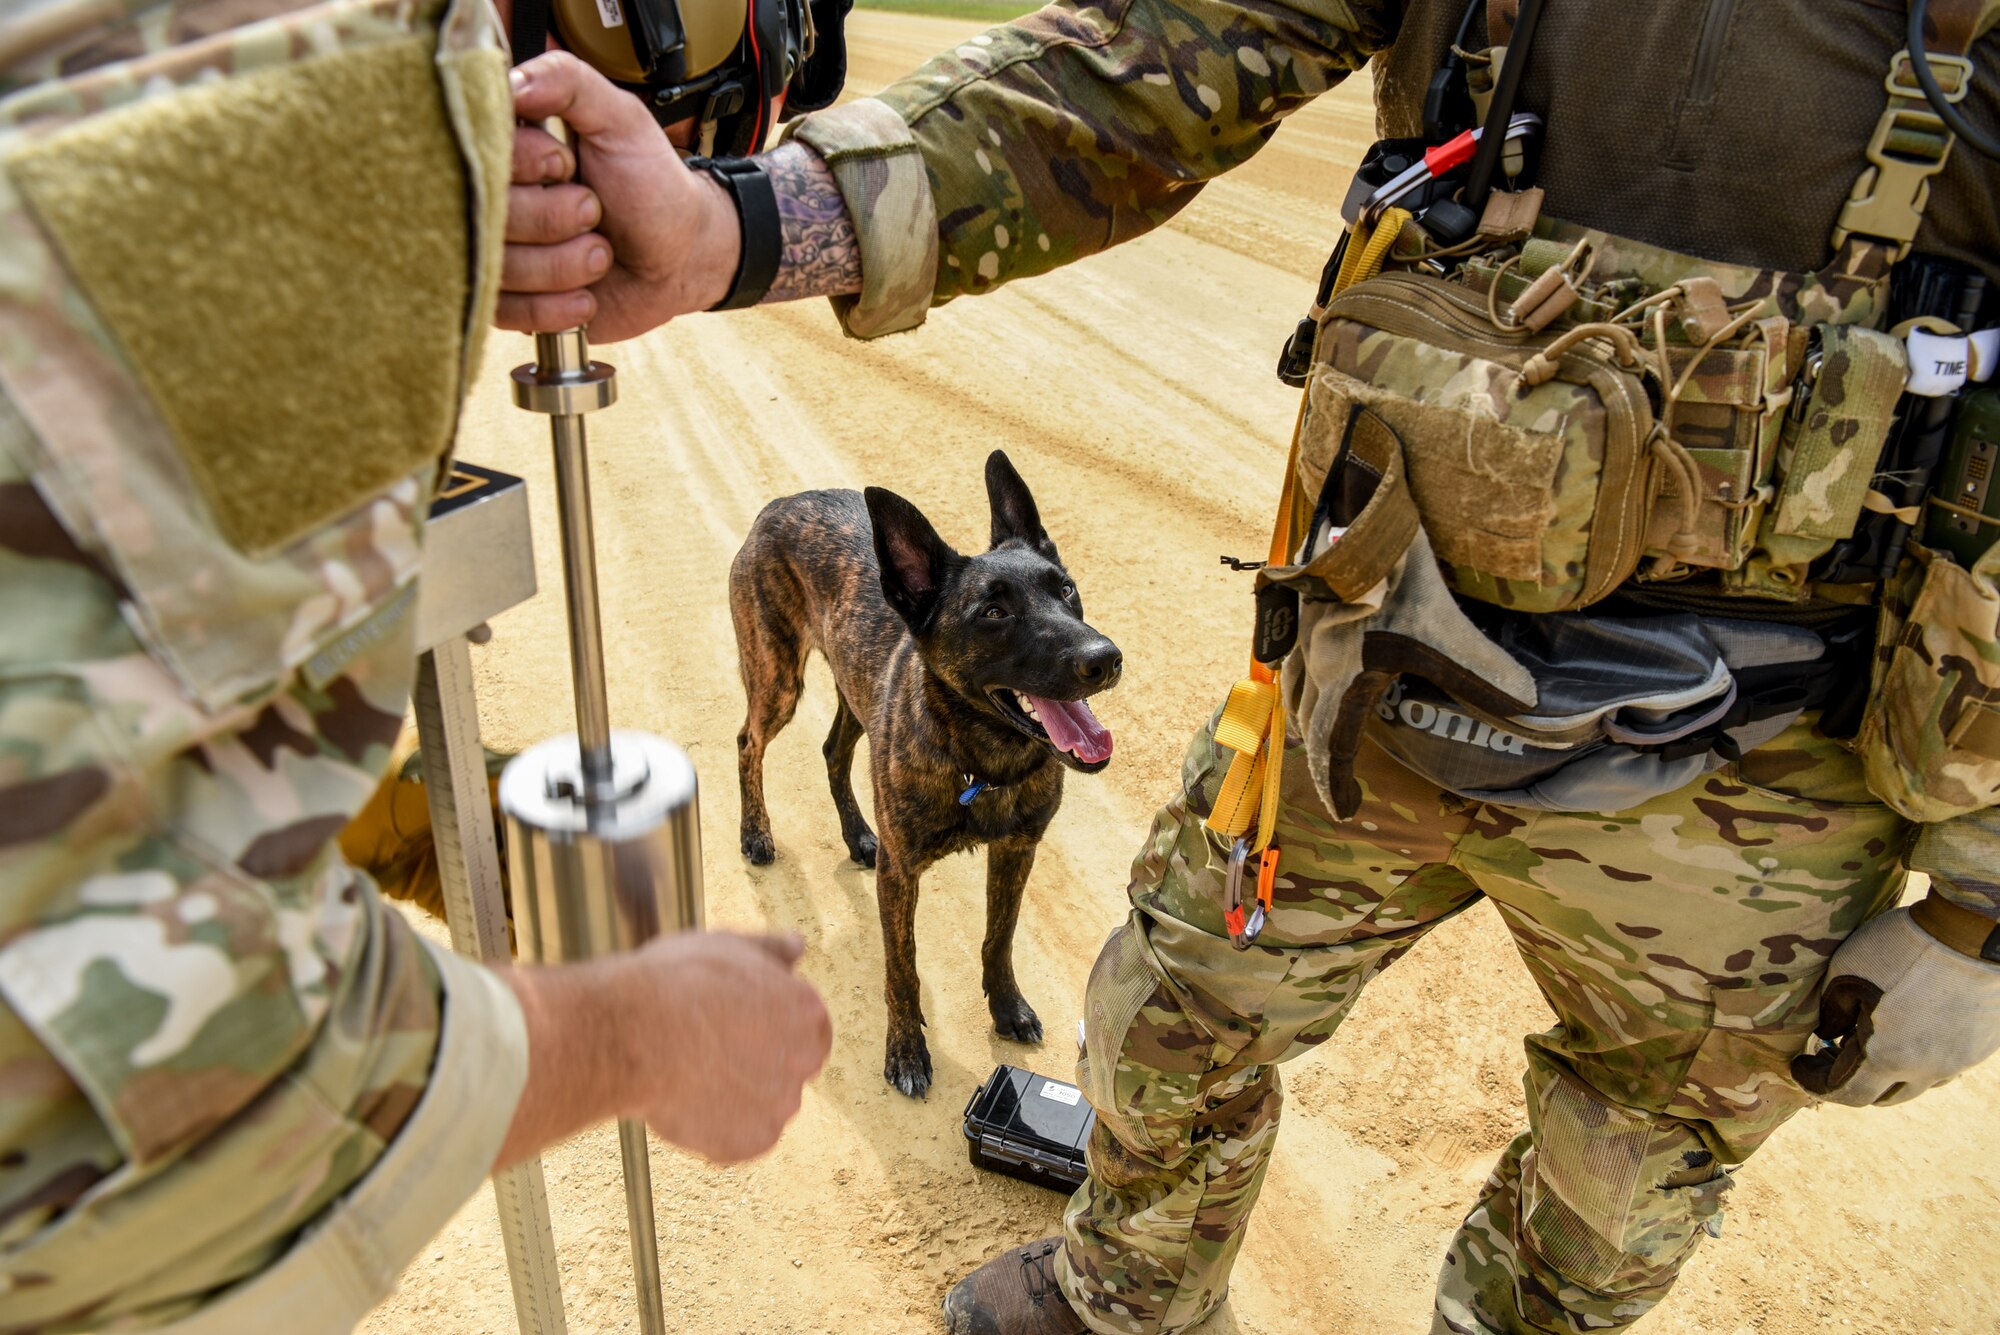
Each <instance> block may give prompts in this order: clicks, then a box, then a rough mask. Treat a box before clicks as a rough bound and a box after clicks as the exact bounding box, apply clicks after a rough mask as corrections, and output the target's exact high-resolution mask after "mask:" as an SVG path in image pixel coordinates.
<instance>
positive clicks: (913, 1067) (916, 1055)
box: [882, 1038, 931, 1099]
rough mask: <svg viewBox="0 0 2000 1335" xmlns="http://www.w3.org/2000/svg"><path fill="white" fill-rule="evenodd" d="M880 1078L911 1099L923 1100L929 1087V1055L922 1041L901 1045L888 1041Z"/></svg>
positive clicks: (891, 1040) (900, 1043)
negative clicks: (887, 1050)
mask: <svg viewBox="0 0 2000 1335" xmlns="http://www.w3.org/2000/svg"><path fill="white" fill-rule="evenodd" d="M882 1078H883V1079H884V1080H887V1081H888V1082H889V1083H890V1084H892V1085H894V1086H895V1087H896V1088H897V1089H899V1090H901V1091H902V1092H903V1093H905V1094H907V1095H909V1096H910V1097H911V1098H913V1099H920V1098H923V1097H924V1095H925V1094H927V1093H928V1092H929V1091H930V1087H931V1053H930V1049H929V1048H927V1047H925V1046H924V1040H923V1039H922V1038H918V1039H916V1040H915V1041H914V1042H907V1043H902V1042H897V1041H896V1040H895V1039H890V1040H889V1057H888V1060H887V1061H885V1062H883V1063H882Z"/></svg>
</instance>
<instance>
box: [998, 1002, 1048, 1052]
mask: <svg viewBox="0 0 2000 1335" xmlns="http://www.w3.org/2000/svg"><path fill="white" fill-rule="evenodd" d="M989 1008H990V1009H991V1010H992V1012H993V1032H994V1033H996V1034H998V1035H1000V1037H1002V1038H1008V1039H1012V1040H1013V1041H1014V1042H1016V1043H1039V1042H1041V1041H1042V1022H1041V1019H1040V1018H1039V1017H1038V1016H1037V1015H1036V1014H1035V1008H1034V1007H1033V1006H1030V1005H1029V1004H1028V999H1027V998H1026V997H1021V996H1016V997H1014V998H1012V999H1011V1000H1007V1001H994V1002H990V1003H989Z"/></svg>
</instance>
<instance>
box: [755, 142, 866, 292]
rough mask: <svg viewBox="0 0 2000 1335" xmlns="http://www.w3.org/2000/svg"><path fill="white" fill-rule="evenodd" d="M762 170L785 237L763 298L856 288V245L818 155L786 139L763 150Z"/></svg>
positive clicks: (858, 282) (843, 207)
mask: <svg viewBox="0 0 2000 1335" xmlns="http://www.w3.org/2000/svg"><path fill="white" fill-rule="evenodd" d="M764 170H765V171H766V172H767V173H769V175H770V177H771V184H772V186H774V187H775V188H776V189H777V192H778V216H779V218H780V219H781V220H782V222H783V236H784V251H783V254H782V256H781V258H780V259H779V261H778V276H777V278H776V279H774V280H773V281H772V283H771V290H770V291H769V292H767V293H765V294H764V300H765V301H767V302H769V301H796V300H798V299H799V298H800V297H829V296H834V295H837V294H839V293H843V292H859V291H860V290H861V244H860V242H859V241H857V240H856V239H855V235H854V223H853V222H852V221H851V220H850V219H849V218H848V216H847V203H846V201H845V200H843V199H842V198H841V197H840V187H839V186H837V185H835V184H834V183H833V173H832V172H831V171H829V170H827V165H826V163H825V162H824V161H823V160H822V159H821V158H820V155H819V154H817V153H815V152H813V151H812V150H811V149H810V148H807V147H806V146H805V145H804V144H797V143H793V144H785V145H782V146H781V147H779V148H776V149H774V150H772V151H771V152H769V153H767V154H765V155H764Z"/></svg>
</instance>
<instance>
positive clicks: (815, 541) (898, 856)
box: [729, 450, 1124, 1097]
mask: <svg viewBox="0 0 2000 1335" xmlns="http://www.w3.org/2000/svg"><path fill="white" fill-rule="evenodd" d="M986 491H987V495H988V497H989V498H990V499H991V501H992V507H993V545H992V548H991V550H989V551H986V552H984V553H982V554H980V555H977V556H961V555H959V553H957V552H955V551H953V550H952V549H951V547H950V546H948V545H947V544H946V543H945V542H944V540H943V539H941V538H940V537H938V535H937V531H936V530H935V529H933V528H932V527H931V525H930V521H928V520H926V519H925V518H924V517H923V515H922V514H920V513H919V512H918V510H917V508H916V507H915V506H914V505H911V504H910V503H909V502H908V501H906V500H904V499H903V498H902V497H900V496H898V495H896V494H895V493H893V492H888V491H884V490H882V489H881V488H879V487H870V488H868V490H867V492H866V493H865V495H864V494H857V493H855V492H852V491H808V492H802V493H800V494H799V495H796V496H787V497H784V498H782V499H780V500H775V501H772V502H771V503H770V504H769V505H767V506H765V507H764V511H763V513H762V514H760V515H758V516H757V522H756V523H754V524H753V525H751V527H750V535H749V537H748V538H746V539H745V540H744V543H743V550H742V551H740V552H738V553H737V554H736V561H735V563H734V564H733V565H732V566H731V567H730V570H729V607H730V612H731V614H732V616H733V617H734V619H735V622H736V648H737V656H738V659H739V662H740V664H741V666H742V670H743V690H744V694H745V695H747V696H748V697H749V701H750V711H749V716H748V717H747V718H746V719H745V720H744V723H743V731H742V732H740V733H739V734H737V738H736V748H737V763H738V772H739V775H740V777H741V779H742V784H743V853H744V856H746V857H748V858H749V859H750V861H752V862H754V863H766V862H769V861H771V859H772V858H773V857H774V856H775V855H776V850H775V848H774V846H773V844H772V841H771V820H770V817H769V815H768V814H767V813H766V812H765V809H764V748H765V747H766V746H768V745H770V742H771V738H772V737H774V736H776V735H777V733H778V730H779V729H781V728H783V727H784V726H785V724H787V723H789V722H790V721H791V718H792V713H793V711H794V710H795V709H796V708H797V707H798V702H799V690H800V688H801V686H802V685H803V683H804V680H805V666H806V655H807V654H809V653H811V652H812V651H813V650H814V649H818V650H819V651H820V652H821V653H823V654H825V655H826V659H827V662H828V663H829V664H830V665H831V666H832V668H833V678H834V682H835V684H836V685H837V686H838V687H839V690H840V705H839V710H838V713H837V714H836V715H835V717H834V720H833V731H832V732H831V733H830V734H828V736H827V739H826V747H825V752H826V773H827V778H828V780H829V781H830V782H831V783H832V785H833V804H834V807H835V809H836V810H838V811H839V813H840V833H841V837H842V838H843V839H844V840H846V842H847V851H848V853H849V854H850V855H851V856H852V857H853V858H854V860H855V861H856V862H859V863H861V864H862V865H863V866H872V867H874V868H875V869H876V881H875V894H876V898H877V901H878V904H879V907H880V909H881V913H882V938H883V954H884V956H885V957H886V961H887V965H888V1002H889V1054H888V1060H887V1062H886V1063H885V1065H884V1067H883V1072H882V1074H883V1075H884V1076H885V1077H886V1078H887V1079H888V1081H889V1083H890V1084H892V1085H894V1086H895V1087H896V1088H897V1089H900V1090H902V1091H903V1093H905V1094H908V1095H911V1096H912V1097H917V1096H921V1095H922V1094H923V1093H924V1092H925V1091H926V1090H927V1089H929V1088H930V1083H931V1057H930V1051H929V1049H927V1048H926V1047H925V1046H924V1036H923V1012H922V1010H921V1004H920V1000H919V997H918V989H917V949H916V920H917V878H918V877H920V876H922V875H923V873H924V870H925V869H926V868H928V867H929V866H930V865H931V864H932V863H933V862H936V861H937V860H938V859H939V858H941V857H943V856H945V855H946V854H947V853H957V852H962V851H965V850H968V849H971V848H973V847H975V846H976V845H979V844H985V845H986V940H985V944H984V946H983V947H982V949H981V952H980V957H981V960H982V962H983V965H984V979H983V981H984V984H985V988H986V1004H987V1007H988V1009H989V1010H991V1011H992V1013H993V1025H994V1028H995V1029H996V1030H998V1031H999V1033H1000V1035H1001V1036H1002V1037H1003V1038H1011V1039H1014V1040H1017V1041H1019V1042H1023V1043H1035V1042H1039V1041H1040V1040H1041V1037H1042V1024H1041V1021H1040V1020H1038V1019H1036V1018H1035V1012H1034V1009H1033V1008H1032V1007H1031V1006H1029V1005H1028V1002H1027V1000H1026V998H1024V997H1023V996H1022V995H1021V989H1020V988H1019V987H1018V986H1016V984H1015V982H1014V960H1013V940H1014V922H1015V919H1016V917H1017V916H1018V915H1019V913H1020V908H1021V891H1022V889H1023V888H1024V887H1025V886H1026V885H1027V881H1028V870H1029V868H1031V867H1032V866H1033V865H1034V862H1035V847H1036V845H1037V844H1038V843H1039V842H1040V841H1041V837H1042V832H1043V831H1044V830H1046V829H1048V826H1049V821H1050V820H1051V819H1052V818H1053V817H1054V816H1055V814H1056V807H1057V806H1058V805H1059V804H1060V803H1061V802H1062V785H1063V768H1064V767H1065V766H1067V767H1068V768H1070V769H1074V770H1081V771H1082V772H1083V773H1086V774H1095V773H1096V772H1098V771H1099V770H1101V769H1103V768H1104V767H1105V765H1107V764H1108V763H1110V760H1111V734H1110V733H1109V732H1108V731H1106V730H1105V728H1104V726H1103V725H1102V724H1100V723H1099V722H1098V721H1097V719H1096V718H1095V716H1093V715H1092V714H1091V712H1090V706H1088V705H1087V704H1085V703H1084V697H1086V696H1090V695H1094V694H1096V693H1097V692H1099V691H1102V690H1104V689H1106V688H1107V687H1109V686H1111V685H1112V684H1113V683H1115V682H1116V681H1117V680H1118V677H1119V674H1120V672H1121V671H1122V670H1123V661H1124V660H1123V658H1122V657H1121V655H1120V654H1119V652H1118V646H1117V645H1115V644H1113V643H1112V642H1111V641H1110V640H1108V639H1106V638H1105V637H1104V636H1102V635H1100V634H1098V633H1097V631H1095V630H1093V629H1091V628H1090V627H1089V626H1088V625H1086V624H1085V623H1084V620H1083V603H1082V600H1081V599H1079V598H1078V597H1077V592H1076V586H1075V584H1074V583H1073V582H1072V581H1071V579H1070V576H1069V572H1068V571H1066V570H1065V569H1064V568H1063V564H1062V560H1061V558H1060V557H1058V556H1057V555H1056V548H1055V544H1054V543H1052V542H1050V541H1049V537H1048V534H1047V533H1045V532H1043V531H1042V521H1041V517H1040V514H1039V513H1038V512H1037V510H1036V508H1035V500H1034V497H1033V496H1031V495H1029V493H1028V488H1027V485H1026V484H1025V483H1023V482H1022V481H1021V477H1020V474H1018V473H1016V472H1015V471H1014V467H1013V465H1012V464H1010V463H1009V462H1008V461H1007V456H1006V455H1005V454H1003V453H1001V452H1000V451H998V450H995V451H994V452H993V454H992V456H991V457H990V458H988V459H987V461H986ZM863 733H866V734H867V735H868V738H869V746H868V754H869V760H870V766H869V768H870V769H871V770H872V772H873V778H874V780H875V818H876V821H877V822H878V823H879V824H880V826H881V834H880V836H879V838H878V836H877V835H876V834H875V833H873V832H872V831H870V830H869V828H868V823H867V821H865V820H864V819H862V815H861V808H860V807H859V806H858V805H857V804H856V803H855V800H854V783H853V780H852V777H851V770H852V768H853V762H854V744H855V743H856V742H858V741H860V740H861V736H862V734H863Z"/></svg>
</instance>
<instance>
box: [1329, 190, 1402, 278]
mask: <svg viewBox="0 0 2000 1335" xmlns="http://www.w3.org/2000/svg"><path fill="white" fill-rule="evenodd" d="M1409 220H1410V211H1409V210H1408V209H1384V210H1383V211H1382V216H1381V218H1379V219H1378V220H1377V221H1376V223H1375V228H1374V230H1373V231H1371V232H1361V231H1356V232H1355V234H1354V235H1353V236H1351V237H1349V238H1348V239H1347V253H1346V254H1344V255H1343V256H1341V259H1340V273H1339V275H1338V276H1336V277H1335V278H1334V280H1333V290H1334V292H1335V293H1340V292H1345V291H1346V290H1347V289H1348V288H1350V287H1352V286H1353V285H1354V284H1356V283H1358V282H1361V281H1362V280H1363V279H1366V278H1373V277H1374V276H1375V275H1376V274H1378V273H1381V272H1382V265H1383V263H1384V262H1385V261H1386V260H1387V259H1388V258H1389V248H1390V247H1391V246H1393V245H1395V244H1396V237H1397V236H1398V235H1400V234H1401V233H1402V230H1403V224H1404V223H1406V222H1408V221H1409Z"/></svg>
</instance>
